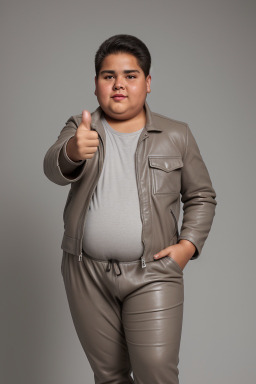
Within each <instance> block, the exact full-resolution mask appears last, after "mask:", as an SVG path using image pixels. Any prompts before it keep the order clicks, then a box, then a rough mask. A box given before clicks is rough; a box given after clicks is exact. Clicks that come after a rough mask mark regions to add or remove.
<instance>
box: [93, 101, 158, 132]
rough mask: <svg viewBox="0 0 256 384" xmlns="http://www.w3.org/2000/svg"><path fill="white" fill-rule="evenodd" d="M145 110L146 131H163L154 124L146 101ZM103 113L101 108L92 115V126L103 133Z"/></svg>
mask: <svg viewBox="0 0 256 384" xmlns="http://www.w3.org/2000/svg"><path fill="white" fill-rule="evenodd" d="M144 106H145V110H146V126H145V129H146V130H147V131H162V129H161V128H159V127H157V126H156V125H155V124H154V122H153V114H152V112H151V110H150V108H149V106H148V104H147V102H146V101H145V104H144ZM102 113H103V110H102V108H101V107H100V106H99V107H98V108H97V109H96V110H95V111H94V112H93V113H92V122H91V126H92V128H94V129H96V130H97V128H99V127H100V128H99V130H100V131H101V130H102V129H103V126H102V124H101V120H100V119H101V115H102Z"/></svg>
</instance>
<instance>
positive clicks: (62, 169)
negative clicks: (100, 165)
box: [43, 116, 87, 185]
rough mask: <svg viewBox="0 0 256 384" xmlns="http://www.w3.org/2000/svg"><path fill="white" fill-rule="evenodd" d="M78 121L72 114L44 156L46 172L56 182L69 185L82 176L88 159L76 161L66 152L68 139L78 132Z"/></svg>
mask: <svg viewBox="0 0 256 384" xmlns="http://www.w3.org/2000/svg"><path fill="white" fill-rule="evenodd" d="M77 127H78V122H77V121H76V119H75V118H74V117H73V116H71V117H70V118H69V119H68V120H67V121H66V125H65V127H64V128H63V129H62V130H61V132H60V134H59V136H58V138H57V140H56V142H55V143H54V144H53V145H52V146H51V147H50V148H49V149H48V151H47V152H46V154H45V157H44V163H43V168H44V173H45V175H46V177H47V178H48V179H49V180H50V181H52V182H53V183H55V184H58V185H67V184H69V183H74V182H75V181H77V180H79V179H80V178H81V177H82V174H83V171H84V168H85V166H86V164H87V161H86V160H81V161H77V162H74V161H72V160H71V159H69V157H68V155H67V153H66V145H67V142H68V140H69V139H70V138H71V137H73V136H74V135H75V133H76V129H77Z"/></svg>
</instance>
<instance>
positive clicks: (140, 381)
mask: <svg viewBox="0 0 256 384" xmlns="http://www.w3.org/2000/svg"><path fill="white" fill-rule="evenodd" d="M61 272H62V276H63V281H64V285H65V290H66V294H67V299H68V303H69V308H70V312H71V316H72V319H73V322H74V326H75V329H76V332H77V335H78V338H79V340H80V342H81V345H82V347H83V350H84V352H85V354H86V356H87V359H88V361H89V364H90V366H91V368H92V370H93V373H94V380H95V383H96V384H104V383H105V384H126V383H135V384H178V383H179V379H178V374H179V370H178V362H179V348H180V339H181V330H182V317H183V302H184V284H183V271H182V269H181V268H180V267H179V265H178V264H177V263H176V262H175V261H174V260H173V259H172V258H171V257H170V256H165V257H163V258H161V259H159V260H156V261H154V260H153V261H151V262H147V266H146V268H141V265H140V260H135V261H118V260H115V259H114V260H113V259H110V260H108V261H105V260H104V261H103V260H99V259H95V258H92V257H91V256H89V255H86V254H85V253H83V256H82V260H81V261H78V259H77V257H76V256H74V255H72V254H70V253H67V252H65V251H63V257H62V263H61ZM131 374H132V376H133V377H132V376H131Z"/></svg>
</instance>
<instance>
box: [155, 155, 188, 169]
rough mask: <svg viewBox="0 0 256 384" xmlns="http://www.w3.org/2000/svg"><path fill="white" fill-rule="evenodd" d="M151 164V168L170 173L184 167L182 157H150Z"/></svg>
mask: <svg viewBox="0 0 256 384" xmlns="http://www.w3.org/2000/svg"><path fill="white" fill-rule="evenodd" d="M149 164H150V166H151V167H153V168H158V169H161V170H162V171H165V172H170V171H173V170H174V169H177V168H181V167H183V161H182V158H181V157H171V156H162V157H155V156H149Z"/></svg>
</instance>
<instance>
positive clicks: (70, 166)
mask: <svg viewBox="0 0 256 384" xmlns="http://www.w3.org/2000/svg"><path fill="white" fill-rule="evenodd" d="M145 111H146V125H145V127H144V128H143V130H142V132H141V134H140V136H139V140H138V144H137V148H136V152H135V170H136V180H137V186H138V196H139V203H140V214H141V220H142V236H141V238H142V242H143V246H144V251H143V255H142V256H141V266H142V267H146V262H147V261H153V260H154V259H153V255H154V254H155V253H157V252H159V251H161V250H162V249H164V248H166V247H168V246H170V245H173V244H176V243H177V242H178V241H179V240H181V239H186V240H189V241H191V242H192V243H193V244H194V245H195V247H196V251H195V253H194V255H193V256H192V259H195V258H197V257H198V256H199V255H200V253H201V251H202V247H203V245H204V242H205V240H206V238H207V236H208V233H209V231H210V228H211V225H212V221H213V217H214V215H215V207H216V204H217V202H216V193H215V190H214V189H213V186H212V182H211V179H210V176H209V173H208V170H207V168H206V165H205V163H204V161H203V159H202V156H201V154H200V151H199V148H198V145H197V143H196V141H195V139H194V137H193V135H192V133H191V130H190V128H189V126H188V124H186V123H184V122H181V121H177V120H173V119H170V118H167V117H165V116H162V115H160V114H157V113H153V112H151V110H150V108H149V106H148V104H147V103H146V102H145ZM102 112H103V111H102V109H101V107H98V108H97V109H96V111H94V112H93V113H92V122H91V129H92V130H96V131H97V132H98V135H99V146H98V149H97V151H96V152H95V154H94V156H93V157H92V158H91V159H86V160H81V161H80V162H73V161H71V160H70V159H69V158H68V157H67V154H66V152H65V150H64V146H66V144H67V142H68V140H69V139H70V138H71V137H72V136H74V134H75V132H76V129H77V127H78V126H79V125H80V123H81V120H82V114H80V115H75V116H71V117H70V118H69V119H68V120H67V121H66V125H65V126H64V128H63V129H62V130H61V132H60V134H59V136H58V138H57V141H56V142H55V143H54V144H53V145H52V146H51V147H50V148H49V149H48V151H47V152H46V154H45V157H44V173H45V175H46V176H47V177H48V179H49V180H51V181H52V182H54V183H56V184H58V185H63V186H64V185H68V184H70V185H71V186H70V190H69V193H68V197H67V201H66V204H65V207H64V212H63V220H64V234H63V239H62V244H61V248H62V249H63V250H64V251H66V252H69V253H71V254H73V255H77V256H78V257H79V260H81V257H82V236H83V230H84V222H85V220H86V212H87V210H88V207H89V203H90V199H91V197H92V195H93V192H94V190H95V188H96V185H97V181H98V179H99V177H100V174H101V171H102V167H103V162H104V157H105V147H106V137H105V131H104V128H103V126H102V123H101V120H100V117H101V113H102ZM180 201H181V202H182V203H183V207H182V208H183V219H182V225H181V228H180V231H179V228H178V221H179V215H180Z"/></svg>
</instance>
